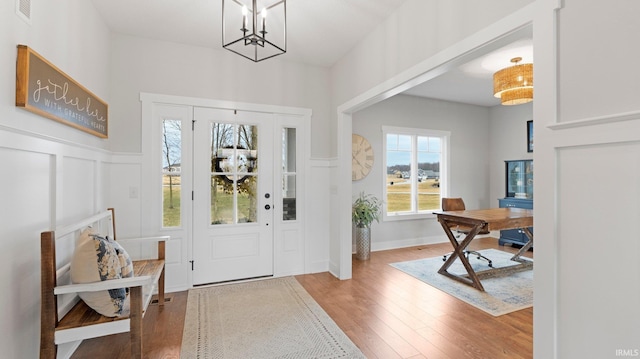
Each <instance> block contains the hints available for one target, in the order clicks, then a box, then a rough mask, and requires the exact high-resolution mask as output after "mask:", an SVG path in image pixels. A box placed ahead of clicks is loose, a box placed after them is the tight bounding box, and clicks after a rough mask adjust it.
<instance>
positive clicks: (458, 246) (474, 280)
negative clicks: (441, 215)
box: [438, 219, 484, 292]
mask: <svg viewBox="0 0 640 359" xmlns="http://www.w3.org/2000/svg"><path fill="white" fill-rule="evenodd" d="M440 224H441V225H442V228H443V229H444V232H445V233H446V234H447V237H449V241H450V242H451V245H453V253H452V254H451V255H450V256H449V258H448V259H447V260H446V261H445V262H444V264H443V265H442V267H440V269H439V270H438V273H440V274H442V275H445V276H447V277H449V278H452V279H455V280H457V281H460V282H462V283H464V284H467V285H471V286H473V287H474V288H476V289H478V290H480V291H483V292H484V287H483V286H482V283H480V279H479V278H478V275H477V274H476V272H475V271H474V270H473V268H472V267H471V264H469V260H468V259H467V257H466V256H465V255H464V250H465V249H466V248H467V247H468V246H469V244H471V241H472V240H473V238H474V237H475V236H476V234H478V232H480V229H482V227H483V226H484V223H477V224H475V225H473V226H472V228H471V230H470V231H469V233H468V234H467V236H466V237H465V238H464V240H462V242H460V243H459V242H458V240H457V239H456V237H455V236H454V235H453V232H451V227H450V225H452V224H455V223H451V222H449V221H447V220H446V219H441V220H440ZM456 257H457V258H460V261H461V262H462V265H463V266H464V268H465V269H466V270H467V273H468V274H469V277H468V278H467V277H462V276H458V275H455V274H452V273H449V272H448V271H447V269H449V267H451V265H452V264H453V262H454V261H455V260H456Z"/></svg>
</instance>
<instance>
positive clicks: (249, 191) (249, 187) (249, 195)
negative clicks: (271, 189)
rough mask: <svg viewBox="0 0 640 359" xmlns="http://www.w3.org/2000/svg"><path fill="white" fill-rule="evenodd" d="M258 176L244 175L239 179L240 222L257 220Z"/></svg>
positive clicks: (238, 216) (238, 206) (238, 215)
mask: <svg viewBox="0 0 640 359" xmlns="http://www.w3.org/2000/svg"><path fill="white" fill-rule="evenodd" d="M257 183H258V178H257V176H250V175H248V176H243V177H241V178H240V180H239V181H238V196H237V199H238V205H237V208H238V211H237V212H238V214H237V218H238V223H253V222H257V220H258V219H257V217H256V216H257V211H256V209H257V207H258V205H257V203H258V201H257V198H256V193H257V189H258V188H257V187H258V186H257Z"/></svg>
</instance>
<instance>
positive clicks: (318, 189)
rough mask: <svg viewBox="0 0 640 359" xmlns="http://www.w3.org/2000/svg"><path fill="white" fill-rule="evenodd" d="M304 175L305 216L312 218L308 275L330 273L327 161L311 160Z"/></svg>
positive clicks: (309, 223)
mask: <svg viewBox="0 0 640 359" xmlns="http://www.w3.org/2000/svg"><path fill="white" fill-rule="evenodd" d="M310 162H311V163H310V168H309V175H308V176H307V181H308V183H307V186H308V188H309V189H310V190H308V191H307V193H308V200H307V209H306V211H305V215H306V216H309V217H313V218H309V219H308V220H307V226H306V231H307V234H306V236H307V238H308V240H307V246H308V248H307V249H306V252H307V254H308V256H309V257H308V258H307V261H306V262H307V268H306V271H305V272H307V273H318V272H326V271H328V270H329V246H330V244H329V242H330V240H329V238H330V228H331V218H330V215H331V210H330V198H331V190H330V186H329V185H328V184H329V183H330V180H331V177H330V173H331V172H330V170H331V162H330V161H329V160H322V159H312V160H311V161H310Z"/></svg>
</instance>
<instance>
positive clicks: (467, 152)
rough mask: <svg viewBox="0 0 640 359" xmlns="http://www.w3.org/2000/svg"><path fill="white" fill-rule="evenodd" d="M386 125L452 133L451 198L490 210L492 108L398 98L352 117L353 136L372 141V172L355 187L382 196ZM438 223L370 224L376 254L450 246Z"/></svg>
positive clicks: (432, 221)
mask: <svg viewBox="0 0 640 359" xmlns="http://www.w3.org/2000/svg"><path fill="white" fill-rule="evenodd" d="M382 126H397V127H410V128H425V129H430V130H440V131H450V132H451V138H450V140H451V142H450V157H449V158H450V164H451V167H450V181H449V183H450V187H449V196H454V197H463V198H464V199H465V203H466V205H467V207H468V208H483V207H487V206H489V204H490V203H489V202H490V198H489V197H487V195H488V192H489V177H490V173H489V147H490V141H488V139H489V109H488V108H486V107H482V106H474V105H466V104H460V103H455V102H447V101H440V100H434V99H426V98H421V97H415V96H407V95H397V96H394V97H392V98H389V99H387V100H384V101H382V102H379V103H377V104H375V105H373V106H370V107H368V108H366V109H364V110H362V111H358V112H356V113H354V115H353V133H357V134H359V135H362V136H364V137H365V138H367V139H368V140H369V142H370V143H371V144H372V146H373V150H374V164H373V169H372V170H371V172H370V173H369V175H368V176H367V177H365V178H364V179H362V180H359V181H354V182H353V183H352V191H351V192H352V193H353V196H354V197H355V196H357V195H358V194H359V193H360V191H364V192H365V193H371V194H373V195H375V196H376V197H378V198H379V199H384V198H383V193H382V190H383V186H384V184H383V176H382V174H383V173H386V170H385V169H384V164H383V163H382V157H383V150H384V149H383V148H382V140H383V138H382ZM446 241H447V237H446V236H445V235H444V232H443V231H442V227H441V226H440V224H439V223H438V222H437V220H436V219H435V218H434V217H432V218H428V219H421V220H402V221H386V222H385V221H381V222H380V223H379V224H378V223H376V222H374V223H373V225H372V250H381V249H389V248H398V247H406V246H412V245H419V244H425V243H436V242H446Z"/></svg>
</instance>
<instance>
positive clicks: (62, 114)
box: [16, 45, 109, 138]
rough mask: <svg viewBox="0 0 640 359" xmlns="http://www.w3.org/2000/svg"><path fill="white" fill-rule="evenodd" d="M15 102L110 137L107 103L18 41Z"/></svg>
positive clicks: (91, 132) (66, 122)
mask: <svg viewBox="0 0 640 359" xmlns="http://www.w3.org/2000/svg"><path fill="white" fill-rule="evenodd" d="M16 106H17V107H22V108H24V109H26V110H29V111H31V112H34V113H37V114H39V115H41V116H44V117H47V118H50V119H52V120H55V121H58V122H61V123H64V124H66V125H69V126H71V127H75V128H77V129H79V130H82V131H85V132H88V133H90V134H92V135H95V136H98V137H102V138H107V137H108V130H109V124H108V122H109V121H108V115H109V114H108V112H109V111H108V105H107V103H106V102H104V101H102V100H101V99H100V98H98V97H97V96H96V95H94V94H93V93H91V91H89V90H87V89H86V88H84V87H83V86H82V85H80V84H79V83H77V82H76V81H74V80H73V79H72V78H71V77H69V76H67V74H65V73H64V72H62V71H60V69H58V68H57V67H55V66H54V65H53V64H51V63H50V62H49V61H47V60H45V59H44V58H43V57H42V56H40V55H39V54H38V53H36V52H35V51H33V50H31V49H30V48H29V47H27V46H25V45H18V61H17V64H16Z"/></svg>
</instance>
